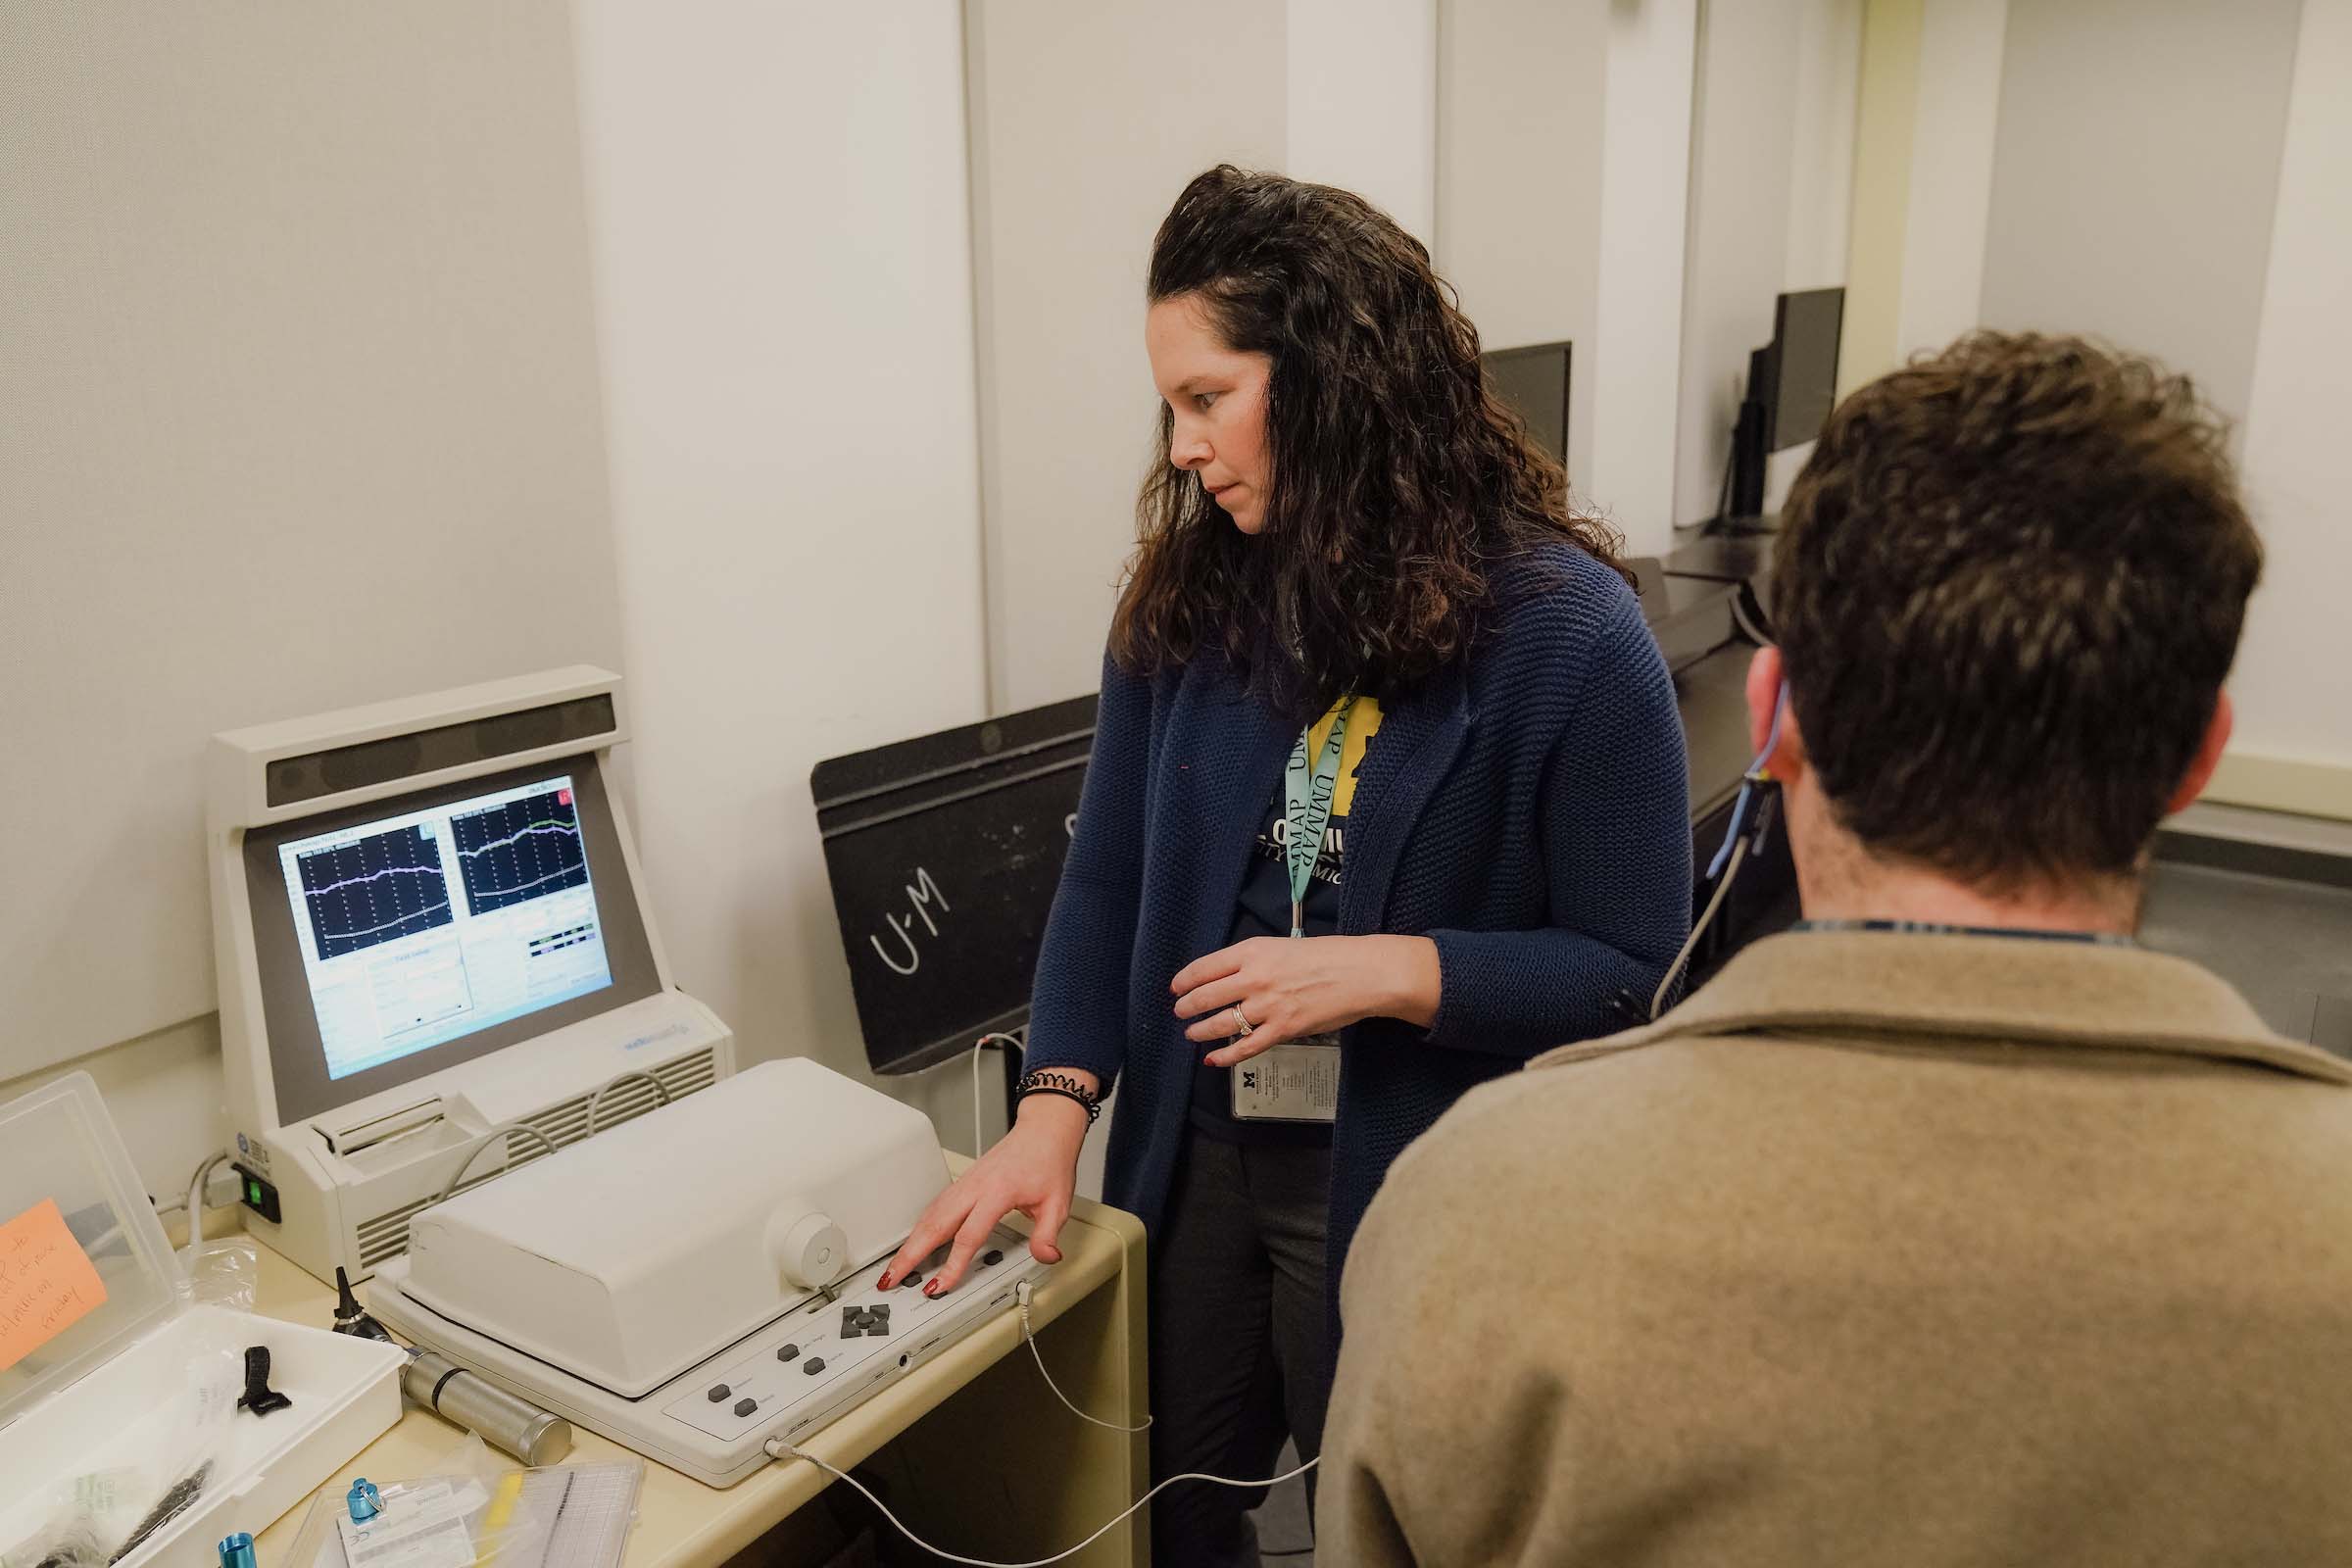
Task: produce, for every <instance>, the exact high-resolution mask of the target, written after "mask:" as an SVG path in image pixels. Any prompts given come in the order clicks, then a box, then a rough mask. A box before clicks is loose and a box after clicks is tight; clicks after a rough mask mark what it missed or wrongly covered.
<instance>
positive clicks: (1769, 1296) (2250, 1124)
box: [1317, 930, 2352, 1568]
mask: <svg viewBox="0 0 2352 1568" xmlns="http://www.w3.org/2000/svg"><path fill="white" fill-rule="evenodd" d="M2348 1085H2352V1067H2348V1066H2347V1064H2346V1063H2344V1062H2342V1061H2339V1060H2337V1059H2336V1058H2334V1057H2332V1056H2329V1055H2327V1054H2324V1053H2321V1052H2318V1051H2315V1050H2312V1049H2310V1048H2308V1047H2304V1046H2300V1045H2296V1044H2293V1043H2291V1042H2289V1041H2286V1040H2282V1039H2280V1038H2278V1037H2277V1036H2274V1035H2273V1034H2271V1033H2270V1032H2269V1031H2268V1030H2266V1029H2265V1028H2264V1027H2263V1026H2262V1024H2261V1023H2260V1022H2259V1020H2257V1018H2256V1017H2255V1015H2254V1013H2253V1011H2252V1010H2251V1009H2250V1008H2249V1007H2248V1006H2247V1005H2246V1004H2245V1002H2244V1001H2243V1000H2242V999H2241V998H2240V997H2239V996H2238V995H2237V994H2236V993H2235V992H2234V991H2232V990H2231V989H2230V988H2229V986H2227V985H2226V984H2224V983H2223V982H2222V981H2220V980H2219V979H2217V978H2215V977H2214V976H2213V975H2211V974H2208V973H2207V972H2205V971H2204V970H2202V969H2199V968H2197V967H2196V966H2194V965H2192V964H2189V963H2187V962H2184V961H2182V960H2180V959H2177V958H2171V957H2166V956H2160V955H2157V954H2153V953H2149V952H2146V951H2144V950H2141V949H2138V948H2135V947H2131V946H2126V945H2092V944H2087V943H2078V942H2063V941H2034V940H2027V939H2022V938H2015V937H2001V936H1969V935H1956V934H1929V933H1920V932H1901V931H1836V930H1828V931H1816V932H1797V933H1791V934H1789V935H1785V936H1780V937H1775V938H1772V939H1769V940H1767V941H1765V942H1762V943H1759V944H1757V945H1756V946H1755V947H1753V948H1750V949H1748V950H1747V951H1745V952H1744V953H1742V954H1741V955H1740V956H1738V957H1737V958H1736V959H1734V961H1733V962H1732V963H1731V964H1730V965H1728V966H1727V967H1726V969H1725V970H1724V972H1723V973H1722V974H1721V975H1720V976H1719V977H1718V978H1717V979H1716V980H1715V981H1713V982H1712V983H1711V984H1709V985H1707V986H1706V987H1705V988H1704V989H1702V990H1701V991H1700V992H1699V993H1698V994H1696V995H1695V996H1693V997H1692V998H1691V1000H1690V1001H1689V1002H1687V1003H1686V1004H1684V1005H1682V1006H1681V1007H1678V1008H1677V1009H1675V1010H1674V1011H1673V1012H1672V1013H1669V1014H1668V1015H1667V1016H1666V1017H1665V1018H1664V1019H1663V1020H1661V1021H1660V1022H1658V1023H1657V1024H1654V1025H1652V1026H1650V1027H1648V1028H1645V1029H1641V1030H1637V1031H1635V1032H1633V1033H1631V1034H1625V1035H1620V1036H1618V1037H1616V1038H1615V1039H1611V1040H1605V1041H1597V1042H1593V1043H1590V1044H1586V1045H1580V1046H1575V1047H1570V1048H1567V1049H1564V1050H1561V1051H1557V1052H1554V1053H1552V1054H1549V1055H1546V1056H1544V1057H1541V1058H1539V1059H1538V1060H1537V1061H1536V1062H1535V1063H1534V1064H1533V1065H1532V1066H1531V1067H1530V1069H1529V1070H1528V1071H1527V1072H1526V1073H1524V1074H1517V1075H1514V1076H1513V1077H1511V1078H1507V1079H1504V1080H1502V1081H1500V1082H1497V1083H1494V1084H1490V1085H1488V1086H1486V1087H1485V1088H1482V1089H1480V1090H1478V1091H1477V1092H1475V1093H1473V1094H1472V1095H1470V1096H1469V1097H1467V1098H1466V1099H1465V1100H1463V1101H1462V1103H1460V1104H1459V1105H1458V1106H1456V1107H1455V1108H1454V1109H1453V1110H1452V1111H1451V1112H1450V1113H1448V1114H1447V1115H1446V1118H1445V1119H1444V1120H1443V1121H1441V1122H1440V1123H1439V1124H1438V1125H1437V1127H1436V1128H1435V1129H1434V1130H1433V1131H1432V1132H1430V1133H1429V1134H1428V1135H1427V1136H1426V1137H1425V1138H1423V1139H1422V1140H1421V1141H1420V1142H1418V1143H1416V1144H1415V1145H1414V1146H1413V1147H1412V1148H1411V1149H1410V1150H1408V1151H1407V1152H1406V1153H1405V1154H1404V1156H1403V1157H1402V1158H1401V1159H1399V1160H1398V1161H1397V1164H1396V1166H1395V1168H1394V1169H1393V1170H1392V1171H1391V1172H1390V1174H1389V1177H1388V1179H1387V1182H1386V1184H1385V1185H1384V1186H1383V1188H1382V1190H1381V1193H1380V1196H1379V1199H1378V1200H1377V1201H1375V1202H1374V1204H1373V1206H1372V1210H1371V1213H1370V1215H1369V1217H1368V1218H1367V1219H1366V1221H1365V1224H1364V1228H1363V1230H1362V1232H1361V1234H1360V1235H1359V1236H1358V1237H1357V1239H1356V1242H1355V1246H1354V1249H1353V1250H1352V1252H1351V1253H1350V1255H1349V1257H1348V1264H1347V1272H1346V1276H1345V1280H1344V1282H1343V1286H1342V1308H1343V1313H1344V1316H1345V1322H1346V1341H1345V1348H1344V1350H1343V1353H1342V1357H1341V1363H1340V1373H1339V1385H1338V1388H1337V1390H1336V1391H1335V1394H1334V1397H1333V1399H1332V1404H1331V1411H1330V1417H1329V1421H1328V1424H1327V1427H1326V1430H1325V1436H1324V1447H1323V1476H1322V1487H1321V1498H1320V1504H1319V1510H1318V1520H1319V1526H1320V1531H1319V1534H1320V1541H1319V1544H1318V1553H1317V1560H1318V1561H1322V1562H1329V1563H1334V1564H1348V1565H1350V1568H1354V1565H1366V1568H1378V1565H1384V1564H1392V1563H1420V1564H1428V1565H1446V1568H1466V1565H1470V1564H1491V1563H1530V1564H1532V1563H1545V1564H1611V1565H1626V1568H1633V1565H1639V1568H1683V1565H1698V1564H1708V1565H1716V1564H1741V1565H1749V1568H1755V1565H1778V1564H1789V1565H1795V1564H1805V1565H1808V1568H1811V1565H1820V1564H1850V1563H1899V1564H1903V1565H1906V1568H1961V1565H1972V1568H1973V1565H1991V1564H2023V1563H2033V1564H2041V1563H2067V1564H2109V1563H2113V1564H2124V1563H2133V1564H2137V1563H2167V1564H2173V1563H2352V1090H2348V1087H2347V1086H2348Z"/></svg>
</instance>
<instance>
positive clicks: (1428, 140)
mask: <svg viewBox="0 0 2352 1568" xmlns="http://www.w3.org/2000/svg"><path fill="white" fill-rule="evenodd" d="M1288 12H1289V15H1288V18H1287V27H1288V38H1287V43H1286V47H1285V50H1284V60H1285V62H1286V64H1287V68H1288V69H1287V73H1286V75H1287V80H1286V83H1285V91H1284V109H1285V111H1286V126H1285V129H1286V135H1285V143H1286V145H1285V147H1284V154H1283V156H1284V167H1283V172H1284V173H1286V174H1289V175H1290V176H1291V177H1292V178H1294V179H1311V180H1314V181H1315V182H1316V183H1318V184H1324V185H1337V186H1339V187H1341V188H1342V189H1344V190H1351V191H1354V192H1355V193H1356V194H1357V195H1359V196H1361V197H1363V198H1364V199H1365V200H1366V201H1369V202H1371V203H1372V204H1373V205H1374V206H1376V207H1378V208H1380V209H1381V210H1382V211H1384V212H1386V213H1387V214H1388V215H1389V216H1390V217H1391V218H1394V219H1395V220H1397V223H1398V224H1399V225H1400V226H1401V227H1402V228H1403V229H1404V230H1405V231H1406V232H1407V233H1409V234H1412V235H1414V236H1415V237H1416V238H1418V239H1419V240H1420V241H1421V242H1422V243H1423V244H1424V245H1427V244H1431V243H1432V242H1433V231H1434V229H1435V227H1436V222H1437V192H1438V172H1437V152H1438V149H1437V135H1438V127H1437V118H1438V60H1437V50H1438V6H1437V0H1289V4H1288Z"/></svg>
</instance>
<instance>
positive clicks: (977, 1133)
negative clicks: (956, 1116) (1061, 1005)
mask: <svg viewBox="0 0 2352 1568" xmlns="http://www.w3.org/2000/svg"><path fill="white" fill-rule="evenodd" d="M991 1046H1003V1047H1004V1048H1005V1050H1007V1051H1018V1052H1020V1053H1021V1054H1023V1055H1027V1054H1028V1051H1027V1048H1026V1047H1024V1046H1023V1045H1022V1044H1021V1043H1020V1042H1019V1041H1018V1040H1015V1039H1014V1038H1013V1037H1012V1036H1010V1035H1008V1034H1002V1033H999V1034H985V1035H982V1036H981V1037H980V1038H979V1040H978V1041H977V1042H976V1043H975V1044H974V1045H973V1047H972V1157H973V1158H974V1159H978V1158H979V1157H980V1156H981V1155H982V1154H984V1153H986V1152H988V1145H987V1144H986V1143H985V1142H983V1139H984V1137H985V1136H986V1135H985V1134H983V1133H982V1131H981V1128H980V1054H981V1053H982V1052H984V1051H986V1050H987V1049H988V1048H989V1047H991Z"/></svg>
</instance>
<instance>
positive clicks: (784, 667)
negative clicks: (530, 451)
mask: <svg viewBox="0 0 2352 1568" xmlns="http://www.w3.org/2000/svg"><path fill="white" fill-rule="evenodd" d="M578 14H579V70H580V129H581V135H582V140H583V146H584V150H585V151H584V156H585V163H586V170H587V181H588V191H589V212H590V216H591V219H592V226H591V231H590V245H591V249H592V253H593V257H594V264H595V268H594V270H595V277H596V300H597V319H598V324H599V337H600V341H601V344H602V349H603V355H604V369H605V375H604V382H605V405H606V426H607V436H606V442H607V447H608V450H609V451H610V453H611V456H612V493H613V529H614V534H615V537H616V540H617V547H618V554H619V562H620V573H621V582H622V589H623V594H622V622H623V633H624V637H625V645H626V662H627V671H628V676H629V680H630V683H631V685H632V687H633V689H634V699H633V700H634V711H635V721H636V731H637V738H636V745H635V746H634V747H633V748H632V752H633V758H632V761H633V771H634V783H635V789H634V801H633V803H632V804H633V807H634V810H635V817H636V824H637V830H638V843H639V846H640V848H641V850H642V852H643V858H644V861H645V865H646V871H647V880H648V883H649V887H650V893H651V897H652V900H653V903H654V907H655V908H656V910H657V911H658V913H659V914H660V916H661V920H662V934H663V938H664V941H665V943H666V945H667V948H668V953H669V957H670V962H671V966H672V969H673V970H674V972H675V974H676V977H677V980H678V983H679V985H680V986H681V987H682V988H683V989H685V990H686V991H689V992H691V993H693V994H695V995H697V996H700V997H702V998H703V999H705V1000H706V1001H708V1002H709V1003H710V1004H711V1005H712V1006H713V1007H714V1008H716V1009H717V1011H718V1014H719V1016H721V1017H722V1018H724V1019H726V1020H727V1021H728V1022H729V1023H730V1024H732V1025H733V1026H734V1028H735V1031H736V1035H737V1039H738V1041H739V1052H740V1055H741V1059H742V1060H744V1061H745V1062H747V1063H749V1062H753V1061H759V1060H762V1059H765V1058H767V1057H771V1056H778V1055H809V1056H813V1057H815V1058H817V1059H818V1060H820V1061H823V1062H824V1063H826V1064H827V1065H828V1066H832V1067H836V1068H842V1069H847V1070H861V1069H862V1062H863V1048H862V1046H861V1045H860V1043H859V1036H858V1025H857V1020H856V1015H855V1012H854V1009H853V1006H852V1003H851V998H850V989H849V973H848V969H847V966H846V964H845V963H844V960H843V958H842V956H841V938H840V934H839V930H838V927H837V926H836V924H835V922H834V919H833V911H832V904H831V899H830V894H829V893H828V890H827V884H826V880H825V871H824V864H823V859H822V856H821V853H820V849H819V842H818V838H817V832H816V826H815V817H814V809H813V807H812V805H811V803H810V797H809V768H810V766H811V765H812V764H813V763H815V762H816V761H818V760H822V759H824V758H828V757H833V756H837V755H840V754H843V753H847V752H853V751H858V750H860V749H863V748H865V747H869V746H874V745H879V744H882V743H884V742H888V741H894V740H901V739H905V738H907V737H908V736H912V735H918V734H922V733H925V732H927V731H931V730H936V729H942V728H946V727H949V726H952V725H956V724H959V723H966V722H970V721H972V720H975V719H977V718H979V717H981V716H982V709H983V705H984V702H985V693H984V691H983V687H982V680H981V673H980V661H981V647H982V643H981V629H980V628H981V619H980V616H981V585H980V575H979V573H980V559H979V553H980V515H979V477H978V453H977V433H976V426H975V420H974V415H973V395H972V387H973V367H972V293H971V252H970V228H969V215H968V209H967V207H966V202H965V189H966V186H965V179H966V167H965V142H964V115H963V91H962V79H963V52H962V31H961V22H960V17H959V15H958V12H957V9H956V5H955V4H954V3H953V0H921V3H908V4H904V5H891V6H873V7H840V8H810V7H774V6H766V5H760V4H753V3H749V0H744V3H738V4H729V5H711V6H702V7H695V8H690V9H686V10H679V9H677V8H649V7H645V6H641V5H637V4H633V3H630V0H580V3H579V8H578ZM964 1082H965V1080H964V1078H963V1076H962V1074H961V1073H960V1072H943V1073H940V1074H934V1075H932V1076H931V1077H930V1078H928V1079H926V1080H922V1081H920V1082H913V1083H910V1082H908V1081H907V1080H890V1081H887V1083H886V1087H889V1088H891V1089H893V1091H894V1092H899V1093H902V1094H905V1095H907V1096H908V1097H909V1098H911V1099H913V1100H915V1101H916V1102H917V1103H923V1104H924V1106H925V1108H927V1109H931V1110H933V1111H934V1112H935V1113H938V1114H940V1116H941V1119H942V1124H943V1127H945V1128H948V1129H951V1130H952V1129H953V1127H954V1126H956V1124H957V1123H958V1121H961V1120H964V1119H965V1118H968V1109H966V1108H965V1107H967V1106H968V1100H967V1099H966V1098H965V1096H966V1090H965V1089H964V1087H963V1086H964Z"/></svg>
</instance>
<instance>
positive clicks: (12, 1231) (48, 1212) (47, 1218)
mask: <svg viewBox="0 0 2352 1568" xmlns="http://www.w3.org/2000/svg"><path fill="white" fill-rule="evenodd" d="M105 1301H106V1282H105V1281H103V1280H101V1279H100V1278H99V1277H98V1271H97V1270H96V1269H95V1268H93V1267H91V1266H90V1254H89V1253H87V1252H85V1251H83V1250H81V1244H80V1243H79V1242H77V1241H75V1240H74V1239H73V1232H72V1231H70V1230H68V1229H67V1228H66V1216H65V1215H64V1214H63V1213H61V1212H59V1210H58V1206H57V1200H56V1199H54V1198H44V1199H42V1200H41V1201H39V1202H38V1203H35V1204H34V1205H33V1206H32V1207H30V1208H28V1209H26V1210H25V1212H24V1213H22V1214H19V1215H18V1216H17V1217H16V1218H15V1219H12V1220H10V1221H9V1222H8V1223H7V1224H5V1225H0V1372H5V1371H7V1370H8V1369H9V1368H10V1367H12V1366H15V1365H16V1364H17V1363H18V1362H19V1361H22V1360H24V1359H25V1357H26V1356H28V1355H30V1354H31V1353H32V1352H33V1351H35V1350H37V1349H39V1348H41V1347H42V1346H44V1345H46V1344H48V1343H49V1342H50V1341H51V1340H54V1339H56V1338H57V1337H58V1336H59V1335H60V1334H63V1333H64V1332H65V1331H66V1330H67V1329H69V1328H71V1327H72V1326H73V1324H74V1323H76V1322H78V1321H79V1320H80V1319H81V1318H82V1317H83V1316H85V1315H86V1314H88V1313H89V1312H91V1311H93V1310H94V1309H96V1308H97V1307H99V1306H101V1305H103V1304H104V1303H105Z"/></svg>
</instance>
